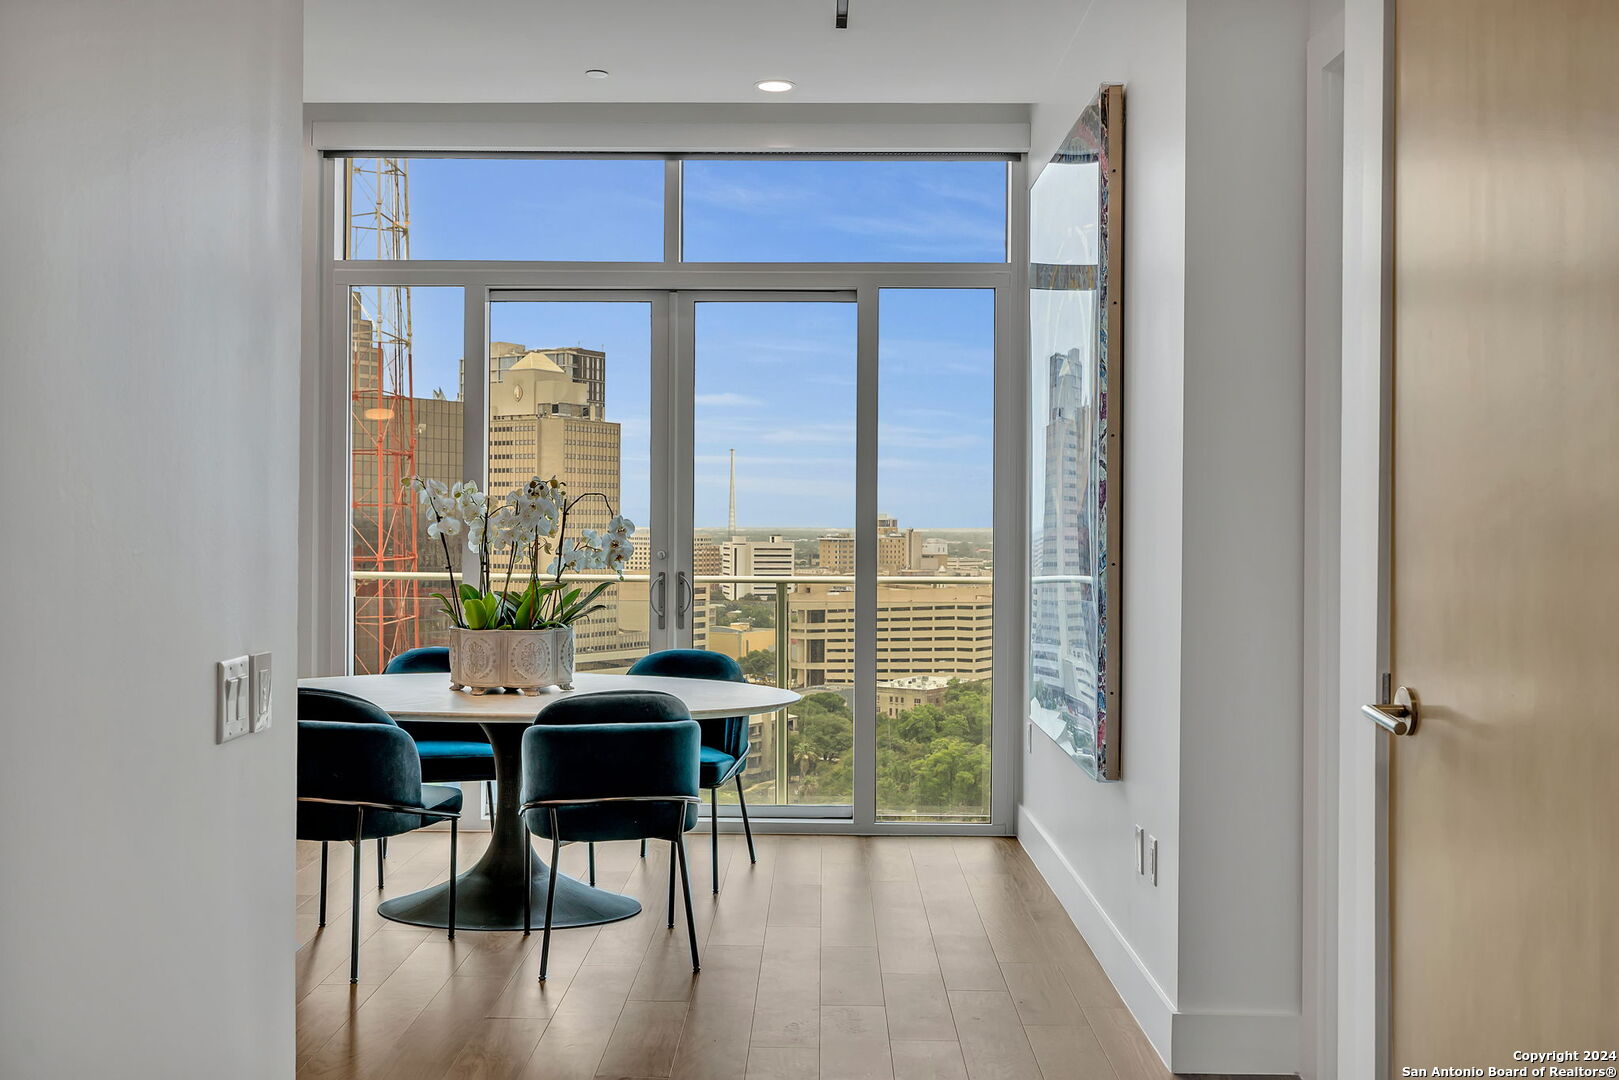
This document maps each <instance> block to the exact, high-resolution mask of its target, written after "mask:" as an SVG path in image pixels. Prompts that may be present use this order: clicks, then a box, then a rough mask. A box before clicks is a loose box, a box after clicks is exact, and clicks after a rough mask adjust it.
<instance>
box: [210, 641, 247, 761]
mask: <svg viewBox="0 0 1619 1080" xmlns="http://www.w3.org/2000/svg"><path fill="white" fill-rule="evenodd" d="M218 667H219V685H218V688H217V689H218V701H219V709H218V715H219V727H218V730H217V732H216V733H215V738H216V741H218V742H222V743H225V742H230V741H231V740H232V739H239V738H241V737H242V736H243V735H246V734H247V733H248V731H249V730H250V727H249V716H250V715H251V709H250V707H249V703H248V676H247V657H245V656H238V657H236V658H235V659H233V660H221V661H220V662H219V665H218Z"/></svg>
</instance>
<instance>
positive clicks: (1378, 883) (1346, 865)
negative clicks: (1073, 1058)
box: [1321, 0, 1394, 1080]
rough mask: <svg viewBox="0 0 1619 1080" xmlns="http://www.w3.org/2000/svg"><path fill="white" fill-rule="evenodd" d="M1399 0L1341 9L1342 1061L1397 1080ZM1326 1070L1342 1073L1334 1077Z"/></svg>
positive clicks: (1351, 1070) (1331, 927) (1346, 1072)
mask: <svg viewBox="0 0 1619 1080" xmlns="http://www.w3.org/2000/svg"><path fill="white" fill-rule="evenodd" d="M1393 15H1394V12H1393V0H1345V5H1344V232H1343V253H1344V276H1343V380H1342V394H1343V397H1342V404H1341V414H1340V415H1341V420H1342V443H1341V449H1342V453H1341V456H1340V472H1339V483H1340V488H1339V490H1340V503H1339V507H1340V548H1339V621H1338V631H1339V633H1338V670H1339V681H1338V710H1337V721H1338V740H1337V750H1338V785H1337V795H1338V799H1337V816H1338V820H1337V838H1338V851H1337V887H1336V894H1337V910H1336V913H1335V915H1336V918H1335V920H1333V922H1332V923H1330V924H1327V923H1325V921H1324V927H1323V929H1324V932H1325V933H1331V934H1333V935H1334V937H1335V941H1334V943H1333V945H1332V948H1333V949H1334V950H1335V954H1336V966H1337V994H1336V1002H1335V1003H1334V1006H1335V1007H1334V1008H1333V1009H1332V1015H1331V1016H1330V1017H1328V1018H1325V1019H1326V1020H1327V1022H1333V1021H1335V1022H1336V1028H1337V1038H1336V1042H1337V1048H1336V1056H1335V1060H1334V1061H1330V1062H1322V1063H1321V1076H1323V1077H1330V1076H1338V1077H1343V1078H1346V1080H1347V1078H1349V1077H1356V1078H1359V1077H1371V1078H1376V1080H1384V1078H1386V1077H1387V1076H1388V1075H1389V1023H1388V1017H1389V889H1388V881H1389V877H1388V866H1389V863H1388V855H1389V852H1388V763H1389V746H1388V736H1387V735H1385V734H1384V733H1383V732H1382V731H1380V730H1378V729H1377V728H1375V727H1374V726H1373V725H1372V724H1370V723H1368V722H1366V721H1365V720H1363V719H1361V718H1360V716H1359V707H1360V706H1361V705H1362V704H1364V703H1366V702H1370V701H1376V700H1378V697H1377V695H1378V693H1379V689H1380V688H1379V682H1380V676H1381V673H1382V672H1383V671H1385V670H1387V666H1388V641H1389V634H1388V615H1389V535H1390V534H1389V506H1390V495H1391V493H1392V489H1391V472H1390V462H1391V454H1390V450H1391V424H1390V420H1391V389H1392V381H1391V378H1390V376H1391V372H1392V363H1391V362H1392V357H1393V348H1392V346H1393V336H1392V326H1393V315H1394V311H1393V272H1392V271H1393V242H1392V240H1393V165H1394V162H1393V153H1392V148H1393V142H1392V137H1393V132H1394V124H1393V116H1392V110H1393V105H1394V95H1393V75H1394V48H1393V32H1394V18H1393ZM1332 1066H1336V1068H1335V1069H1333V1068H1332Z"/></svg>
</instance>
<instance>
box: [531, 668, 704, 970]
mask: <svg viewBox="0 0 1619 1080" xmlns="http://www.w3.org/2000/svg"><path fill="white" fill-rule="evenodd" d="M541 716H542V717H543V719H544V721H545V722H543V723H539V722H537V723H535V724H534V726H532V727H530V728H529V729H528V730H527V731H525V732H523V803H522V814H523V824H524V826H525V827H526V828H527V829H528V831H529V832H530V833H533V834H534V835H535V836H538V837H541V838H542V839H546V840H550V841H551V866H552V867H553V871H554V868H555V867H556V865H557V856H558V854H559V851H560V848H561V846H562V845H563V844H564V843H574V842H580V841H583V842H585V843H590V844H594V843H596V842H597V841H609V840H642V841H645V840H649V839H650V840H667V841H668V842H669V844H670V845H671V848H672V850H671V851H670V857H669V918H668V924H669V926H670V927H671V928H673V927H674V925H675V869H676V865H677V864H678V866H679V870H680V880H681V886H682V890H683V892H684V895H685V901H686V935H687V938H688V939H689V942H690V945H691V967H692V970H693V971H698V970H700V969H701V965H700V961H699V959H698V955H697V925H696V921H695V920H694V919H693V917H692V910H691V879H690V877H689V876H688V874H687V872H686V845H685V839H684V837H685V834H686V833H687V832H688V831H689V830H690V829H691V828H692V827H693V826H695V825H696V824H697V807H698V804H699V803H700V802H701V801H702V796H701V795H699V794H698V792H699V788H698V783H697V774H698V752H699V748H700V745H701V729H700V728H699V727H698V726H697V722H696V721H695V720H692V719H691V716H690V714H689V713H688V712H687V711H686V706H685V705H684V704H682V703H681V701H680V699H679V698H676V697H674V696H672V695H670V694H657V693H648V692H643V691H636V690H628V691H620V692H615V693H605V694H585V695H581V696H579V697H574V698H568V699H566V700H563V701H559V702H557V703H556V704H555V705H552V706H550V707H549V708H547V709H546V710H544V712H543V713H542V714H541ZM523 850H524V862H525V863H527V864H528V867H527V868H525V872H528V871H529V870H531V869H532V866H533V857H534V849H533V847H532V845H528V844H525V845H524V848H523ZM555 901H556V874H555V872H553V873H552V875H551V879H550V885H549V887H548V888H547V889H546V893H545V930H544V933H545V937H544V939H543V940H542V941H541V944H540V978H541V979H542V980H543V979H544V978H545V975H546V969H547V967H548V965H549V964H550V959H551V915H552V909H553V906H554V904H555ZM532 925H533V912H532V911H531V910H530V907H529V898H528V896H527V895H526V894H525V897H524V903H523V932H524V933H525V934H526V933H528V932H529V930H530V928H531V927H532Z"/></svg>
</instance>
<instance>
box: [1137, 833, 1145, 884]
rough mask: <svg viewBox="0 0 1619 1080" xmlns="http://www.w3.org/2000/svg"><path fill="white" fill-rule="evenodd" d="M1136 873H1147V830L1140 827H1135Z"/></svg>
mask: <svg viewBox="0 0 1619 1080" xmlns="http://www.w3.org/2000/svg"><path fill="white" fill-rule="evenodd" d="M1136 873H1137V874H1139V875H1143V876H1145V875H1146V873H1147V830H1146V829H1143V828H1142V827H1141V826H1140V825H1137V826H1136Z"/></svg>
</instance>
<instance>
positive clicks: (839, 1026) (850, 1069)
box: [821, 1005, 894, 1080]
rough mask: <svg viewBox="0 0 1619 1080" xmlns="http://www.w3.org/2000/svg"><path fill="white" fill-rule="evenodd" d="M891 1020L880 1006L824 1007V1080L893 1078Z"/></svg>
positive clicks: (822, 1078) (822, 1073)
mask: <svg viewBox="0 0 1619 1080" xmlns="http://www.w3.org/2000/svg"><path fill="white" fill-rule="evenodd" d="M893 1076H894V1061H893V1057H892V1055H891V1051H890V1050H889V1045H888V1021H887V1018H886V1015H885V1013H884V1012H883V1008H882V1006H880V1005H837V1006H830V1007H828V1008H826V1009H823V1010H821V1080H893Z"/></svg>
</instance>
